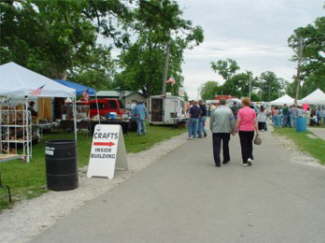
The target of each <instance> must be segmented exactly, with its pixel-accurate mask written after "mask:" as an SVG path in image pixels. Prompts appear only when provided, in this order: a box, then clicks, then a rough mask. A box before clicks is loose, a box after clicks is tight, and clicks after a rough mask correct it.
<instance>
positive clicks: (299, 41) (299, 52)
mask: <svg viewBox="0 0 325 243" xmlns="http://www.w3.org/2000/svg"><path fill="white" fill-rule="evenodd" d="M303 48H304V47H303V39H302V37H299V39H298V51H297V55H298V64H297V75H296V80H297V89H296V97H295V105H297V104H298V99H299V92H300V71H301V62H302V54H303V53H302V52H303Z"/></svg>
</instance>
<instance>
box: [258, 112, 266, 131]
mask: <svg viewBox="0 0 325 243" xmlns="http://www.w3.org/2000/svg"><path fill="white" fill-rule="evenodd" d="M257 122H258V130H259V131H267V125H266V122H267V114H266V111H265V109H264V107H263V106H261V107H260V110H259V111H258V113H257Z"/></svg>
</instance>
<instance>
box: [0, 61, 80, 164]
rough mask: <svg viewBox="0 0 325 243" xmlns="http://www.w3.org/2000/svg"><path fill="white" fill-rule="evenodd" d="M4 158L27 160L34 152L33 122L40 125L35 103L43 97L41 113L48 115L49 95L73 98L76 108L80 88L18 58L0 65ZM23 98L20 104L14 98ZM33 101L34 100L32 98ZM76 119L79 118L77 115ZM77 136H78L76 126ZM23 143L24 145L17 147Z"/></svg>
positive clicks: (0, 128) (0, 146)
mask: <svg viewBox="0 0 325 243" xmlns="http://www.w3.org/2000/svg"><path fill="white" fill-rule="evenodd" d="M0 84H1V85H0V97H1V100H2V102H1V103H0V134H1V136H0V162H1V160H5V159H16V158H22V159H25V160H26V161H27V162H29V161H30V158H31V156H32V146H31V144H32V139H33V134H32V126H39V124H38V123H37V121H36V120H35V121H33V110H32V107H31V103H32V104H33V103H35V101H37V100H38V99H39V98H42V99H40V101H39V102H42V103H43V105H41V107H45V108H44V109H43V110H40V111H39V113H40V114H42V116H44V117H49V118H50V114H49V113H48V112H47V111H46V110H47V109H46V106H49V101H48V100H47V99H46V98H53V97H62V98H67V97H69V98H71V99H72V100H73V104H74V117H75V114H76V112H75V110H76V92H75V90H74V89H71V88H69V87H66V86H64V85H62V84H59V83H57V82H55V81H53V80H52V79H49V78H47V77H45V76H43V75H41V74H38V73H35V72H33V71H31V70H29V69H27V68H24V67H22V66H20V65H18V64H16V63H14V62H10V63H7V64H3V65H0ZM12 100H20V105H17V103H13V102H11V101H12ZM30 101H33V102H30ZM74 123H76V119H74ZM74 131H75V139H76V140H77V133H76V126H75V129H74ZM18 145H22V146H21V147H22V149H19V150H18V149H17V147H18Z"/></svg>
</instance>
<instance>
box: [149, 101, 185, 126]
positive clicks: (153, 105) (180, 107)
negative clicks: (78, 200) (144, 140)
mask: <svg viewBox="0 0 325 243" xmlns="http://www.w3.org/2000/svg"><path fill="white" fill-rule="evenodd" d="M148 105H149V122H150V124H154V125H178V124H181V123H184V122H185V120H186V118H185V109H184V100H183V99H182V98H180V97H178V96H170V95H166V96H164V95H156V96H151V97H150V98H149V104H148Z"/></svg>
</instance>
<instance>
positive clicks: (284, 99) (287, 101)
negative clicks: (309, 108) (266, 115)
mask: <svg viewBox="0 0 325 243" xmlns="http://www.w3.org/2000/svg"><path fill="white" fill-rule="evenodd" d="M294 103H295V100H294V99H293V98H292V97H290V96H289V95H283V96H281V97H280V98H278V99H276V100H273V101H271V102H270V105H275V106H283V105H287V106H291V105H293V104H294Z"/></svg>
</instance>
